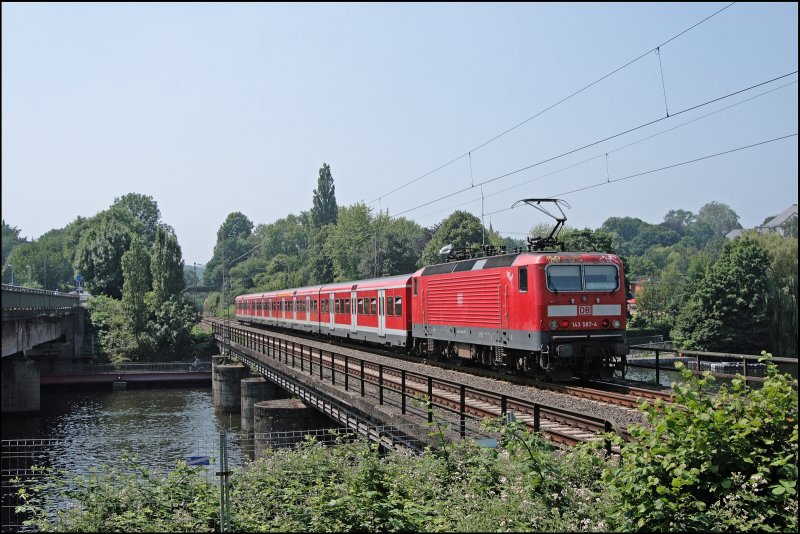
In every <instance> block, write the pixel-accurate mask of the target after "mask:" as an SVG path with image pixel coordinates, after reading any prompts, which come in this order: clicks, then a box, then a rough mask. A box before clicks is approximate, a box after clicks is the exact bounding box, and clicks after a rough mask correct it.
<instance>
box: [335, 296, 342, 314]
mask: <svg viewBox="0 0 800 534" xmlns="http://www.w3.org/2000/svg"><path fill="white" fill-rule="evenodd" d="M334 308H335V309H334V313H339V312H340V311H341V310H342V301H341V299H336V301H335V302H334Z"/></svg>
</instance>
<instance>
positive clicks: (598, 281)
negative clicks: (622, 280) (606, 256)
mask: <svg viewBox="0 0 800 534" xmlns="http://www.w3.org/2000/svg"><path fill="white" fill-rule="evenodd" d="M583 269H584V270H583V279H584V283H585V284H586V290H587V291H616V290H617V288H618V287H619V277H618V275H617V266H616V265H585V266H584V268H583Z"/></svg>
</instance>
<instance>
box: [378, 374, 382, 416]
mask: <svg viewBox="0 0 800 534" xmlns="http://www.w3.org/2000/svg"><path fill="white" fill-rule="evenodd" d="M378 404H380V405H381V406H383V364H382V363H379V364H378Z"/></svg>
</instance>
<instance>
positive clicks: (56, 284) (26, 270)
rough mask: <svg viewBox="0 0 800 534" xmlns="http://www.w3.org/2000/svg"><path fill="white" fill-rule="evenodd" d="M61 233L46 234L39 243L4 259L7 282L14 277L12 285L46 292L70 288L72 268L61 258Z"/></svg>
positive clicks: (26, 246) (22, 247)
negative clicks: (41, 289)
mask: <svg viewBox="0 0 800 534" xmlns="http://www.w3.org/2000/svg"><path fill="white" fill-rule="evenodd" d="M63 238H64V231H63V230H50V231H49V232H47V233H45V234H44V235H42V236H41V237H40V238H39V239H36V240H34V241H30V242H25V243H22V244H20V245H18V246H17V247H15V248H14V249H13V250H12V251H11V253H10V254H9V257H8V258H7V259H6V264H5V266H4V267H5V270H4V273H6V275H7V278H8V281H9V282H10V281H11V272H12V271H13V273H14V282H15V283H16V284H21V285H26V286H28V287H38V288H43V289H50V290H62V291H65V290H68V289H69V288H70V287H71V286H72V278H73V275H72V267H71V266H70V264H69V262H68V261H67V260H66V259H65V258H64V254H63Z"/></svg>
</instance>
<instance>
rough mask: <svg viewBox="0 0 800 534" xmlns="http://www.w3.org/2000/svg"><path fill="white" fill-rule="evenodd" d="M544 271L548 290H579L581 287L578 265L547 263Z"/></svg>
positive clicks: (579, 267)
mask: <svg viewBox="0 0 800 534" xmlns="http://www.w3.org/2000/svg"><path fill="white" fill-rule="evenodd" d="M545 272H546V273H547V289H549V290H550V291H580V290H581V289H582V288H583V286H582V284H581V266H580V265H548V266H547V270H546V271H545Z"/></svg>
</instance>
